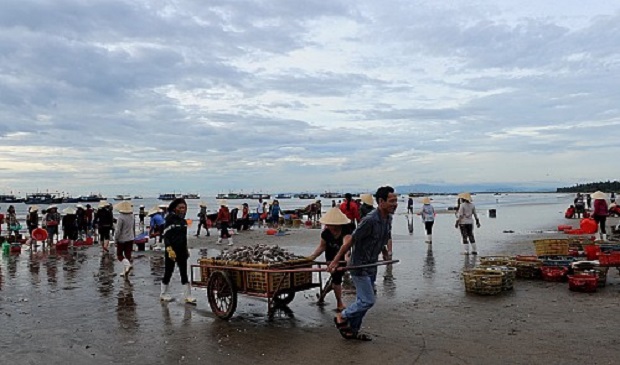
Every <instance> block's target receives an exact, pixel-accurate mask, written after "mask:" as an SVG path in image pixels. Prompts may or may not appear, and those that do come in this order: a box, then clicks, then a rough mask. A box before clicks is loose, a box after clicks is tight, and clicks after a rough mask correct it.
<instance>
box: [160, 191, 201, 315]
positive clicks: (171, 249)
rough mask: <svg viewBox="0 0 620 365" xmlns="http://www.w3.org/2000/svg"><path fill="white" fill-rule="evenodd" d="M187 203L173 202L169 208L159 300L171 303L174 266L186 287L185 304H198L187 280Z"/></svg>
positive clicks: (178, 200) (183, 201)
mask: <svg viewBox="0 0 620 365" xmlns="http://www.w3.org/2000/svg"><path fill="white" fill-rule="evenodd" d="M186 212H187V203H186V202H185V199H183V198H177V199H175V200H173V201H172V202H171V203H170V205H169V206H168V214H167V215H166V224H165V227H164V245H165V246H166V250H165V251H164V265H165V269H164V277H163V279H161V293H160V295H159V299H160V300H161V301H164V302H169V301H171V300H172V297H171V296H170V295H169V294H168V285H169V284H170V279H171V278H172V274H173V273H174V265H175V264H176V265H177V266H178V267H179V274H180V275H181V284H182V285H183V286H184V292H183V293H184V299H185V303H188V304H196V298H194V297H192V286H191V284H190V283H189V281H188V280H187V260H188V259H189V250H188V249H187V221H186V220H185V213H186Z"/></svg>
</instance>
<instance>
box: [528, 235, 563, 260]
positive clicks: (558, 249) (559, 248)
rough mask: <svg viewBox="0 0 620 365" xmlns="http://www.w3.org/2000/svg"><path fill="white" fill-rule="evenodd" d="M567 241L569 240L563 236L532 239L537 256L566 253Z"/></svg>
mask: <svg viewBox="0 0 620 365" xmlns="http://www.w3.org/2000/svg"><path fill="white" fill-rule="evenodd" d="M568 243H569V240H568V239H565V238H558V239H554V238H547V239H541V240H534V249H535V250H536V255H537V256H543V255H568Z"/></svg>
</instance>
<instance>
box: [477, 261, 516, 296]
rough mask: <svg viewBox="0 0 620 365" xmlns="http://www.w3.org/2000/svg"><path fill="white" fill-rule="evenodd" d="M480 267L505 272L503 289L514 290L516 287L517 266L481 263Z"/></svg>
mask: <svg viewBox="0 0 620 365" xmlns="http://www.w3.org/2000/svg"><path fill="white" fill-rule="evenodd" d="M479 269H481V270H489V271H498V272H501V273H502V274H503V277H502V290H503V291H506V290H512V289H513V287H514V282H515V278H516V277H517V268H516V267H511V266H498V265H489V266H487V265H480V266H479Z"/></svg>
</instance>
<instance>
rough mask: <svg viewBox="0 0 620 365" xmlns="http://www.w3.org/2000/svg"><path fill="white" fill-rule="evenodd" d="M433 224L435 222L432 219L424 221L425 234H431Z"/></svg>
mask: <svg viewBox="0 0 620 365" xmlns="http://www.w3.org/2000/svg"><path fill="white" fill-rule="evenodd" d="M433 224H435V222H434V221H431V222H424V229H426V234H433Z"/></svg>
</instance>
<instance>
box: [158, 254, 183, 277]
mask: <svg viewBox="0 0 620 365" xmlns="http://www.w3.org/2000/svg"><path fill="white" fill-rule="evenodd" d="M164 264H165V268H164V278H163V279H161V282H162V283H163V284H164V285H168V284H170V279H171V278H172V273H174V265H175V264H176V265H177V266H178V267H179V273H180V274H181V284H183V285H185V284H187V283H188V282H189V281H188V280H187V259H182V260H179V259H178V258H177V260H176V261H174V260H171V259H170V258H169V257H168V252H166V253H165V254H164Z"/></svg>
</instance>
